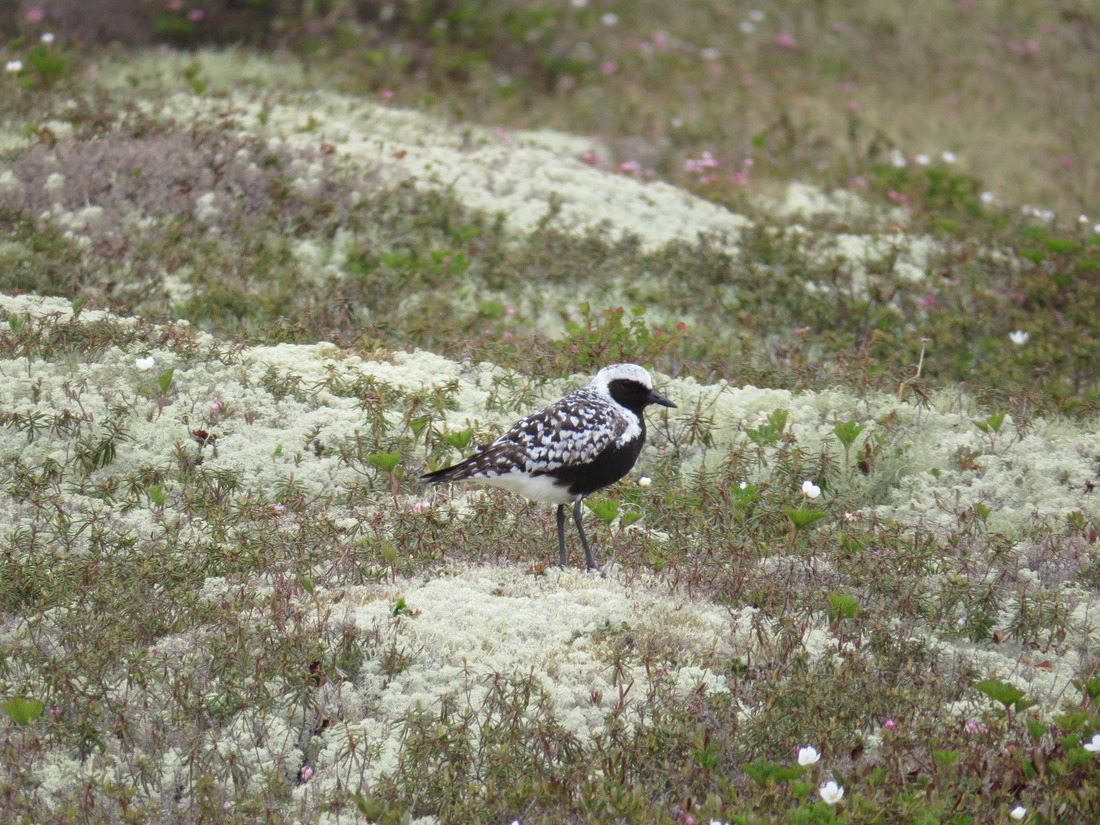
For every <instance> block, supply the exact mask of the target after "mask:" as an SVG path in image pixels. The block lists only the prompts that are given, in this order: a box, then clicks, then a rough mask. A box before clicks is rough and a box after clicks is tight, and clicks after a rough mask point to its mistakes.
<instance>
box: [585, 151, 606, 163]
mask: <svg viewBox="0 0 1100 825" xmlns="http://www.w3.org/2000/svg"><path fill="white" fill-rule="evenodd" d="M581 160H583V161H584V162H585V163H587V164H588V165H589V166H599V165H600V164H601V163H603V155H601V154H600V153H599V152H585V153H584V154H583V155H581Z"/></svg>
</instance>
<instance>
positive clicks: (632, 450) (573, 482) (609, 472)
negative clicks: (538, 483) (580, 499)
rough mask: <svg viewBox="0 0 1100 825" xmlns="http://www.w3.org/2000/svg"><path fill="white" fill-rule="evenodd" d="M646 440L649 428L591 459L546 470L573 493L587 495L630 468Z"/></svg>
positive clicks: (614, 479)
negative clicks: (586, 461) (646, 432)
mask: <svg viewBox="0 0 1100 825" xmlns="http://www.w3.org/2000/svg"><path fill="white" fill-rule="evenodd" d="M644 443H645V429H644V425H643V429H642V433H641V435H640V436H639V437H638V438H634V439H632V440H630V441H627V442H625V443H623V444H614V443H612V444H611V445H610V446H608V447H607V449H605V450H604V451H603V452H601V453H599V454H598V455H597V456H596V457H595V458H593V459H592V460H591V461H590V462H588V463H585V464H571V465H568V466H565V467H558V468H556V469H554V470H550V471H549V472H548V473H546V474H547V475H549V476H552V477H554V478H556V479H558V480H560V481H561V482H562V484H563V486H565V487H566V489H567V490H568V491H569V494H570V495H573V496H586V495H588V494H589V493H594V492H596V490H601V489H603V488H604V487H607V486H608V485H611V484H614V483H615V482H616V481H618V480H619V479H620V478H622V477H623V476H625V475H626V474H627V473H629V472H630V468H631V467H633V466H634V463H635V462H636V461H637V460H638V455H639V454H640V453H641V451H642V444H644Z"/></svg>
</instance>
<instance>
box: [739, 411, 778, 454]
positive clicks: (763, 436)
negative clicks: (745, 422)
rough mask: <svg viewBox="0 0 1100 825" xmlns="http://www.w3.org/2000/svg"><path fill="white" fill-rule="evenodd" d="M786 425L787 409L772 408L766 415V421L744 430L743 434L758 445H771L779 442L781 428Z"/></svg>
mask: <svg viewBox="0 0 1100 825" xmlns="http://www.w3.org/2000/svg"><path fill="white" fill-rule="evenodd" d="M786 426H787V411H786V410H774V411H773V412H772V414H771V415H769V416H768V421H767V423H765V424H761V425H760V426H759V427H756V428H754V429H751V430H745V435H747V436H748V437H749V439H750V440H751V441H752V442H753V443H754V444H756V445H757V446H760V447H771V446H773V445H775V444H778V443H779V439H780V438H782V437H783V430H784V428H786Z"/></svg>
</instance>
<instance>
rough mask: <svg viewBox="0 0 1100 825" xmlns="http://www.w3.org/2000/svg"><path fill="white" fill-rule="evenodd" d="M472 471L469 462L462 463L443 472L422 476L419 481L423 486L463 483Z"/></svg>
mask: <svg viewBox="0 0 1100 825" xmlns="http://www.w3.org/2000/svg"><path fill="white" fill-rule="evenodd" d="M471 469H472V468H471V466H470V462H469V461H468V460H467V461H460V462H459V463H458V464H453V465H451V466H450V467H444V468H443V469H442V470H435V471H433V472H430V473H424V475H422V476H420V478H419V481H420V483H421V484H444V483H446V482H448V481H461V480H462V479H464V478H468V477H469V475H470V470H471Z"/></svg>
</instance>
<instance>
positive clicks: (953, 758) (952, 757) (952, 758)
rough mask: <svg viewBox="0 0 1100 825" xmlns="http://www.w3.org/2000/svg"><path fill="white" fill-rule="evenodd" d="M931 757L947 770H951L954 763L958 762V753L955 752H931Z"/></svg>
mask: <svg viewBox="0 0 1100 825" xmlns="http://www.w3.org/2000/svg"><path fill="white" fill-rule="evenodd" d="M932 756H934V757H935V758H936V761H937V762H939V763H940V764H941V765H943V766H944V767H945V768H947V769H948V770H951V768H953V767H954V766H955V763H956V762H957V761H958V760H959V752H958V751H957V750H946V751H937V750H934V751H932Z"/></svg>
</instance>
